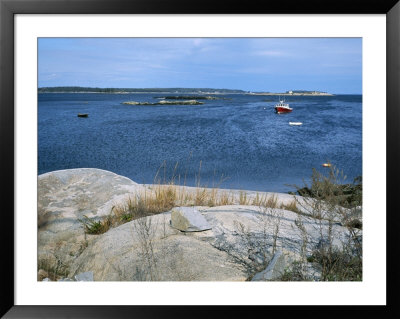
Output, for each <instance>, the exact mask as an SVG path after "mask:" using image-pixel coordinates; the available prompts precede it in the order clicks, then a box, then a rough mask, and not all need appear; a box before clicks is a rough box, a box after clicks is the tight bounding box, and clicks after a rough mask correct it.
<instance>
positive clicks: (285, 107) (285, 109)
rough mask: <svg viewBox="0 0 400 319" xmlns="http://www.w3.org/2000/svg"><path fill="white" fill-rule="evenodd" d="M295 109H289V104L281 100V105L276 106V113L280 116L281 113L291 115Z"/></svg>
mask: <svg viewBox="0 0 400 319" xmlns="http://www.w3.org/2000/svg"><path fill="white" fill-rule="evenodd" d="M292 111H293V109H292V108H291V107H289V104H288V103H285V101H282V100H280V101H279V103H277V104H276V105H275V112H276V113H278V114H281V113H290V112H292Z"/></svg>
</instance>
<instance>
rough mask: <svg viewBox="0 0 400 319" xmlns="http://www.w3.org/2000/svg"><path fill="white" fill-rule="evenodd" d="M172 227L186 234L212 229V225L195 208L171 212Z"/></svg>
mask: <svg viewBox="0 0 400 319" xmlns="http://www.w3.org/2000/svg"><path fill="white" fill-rule="evenodd" d="M171 226H172V227H174V228H176V229H179V230H180V231H184V232H197V231H204V230H209V229H211V226H210V224H209V223H208V222H207V220H206V219H205V218H204V217H203V215H201V213H200V212H199V211H198V210H197V209H195V208H194V207H176V208H173V209H172V211H171Z"/></svg>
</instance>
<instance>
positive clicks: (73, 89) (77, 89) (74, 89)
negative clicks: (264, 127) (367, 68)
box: [38, 86, 334, 96]
mask: <svg viewBox="0 0 400 319" xmlns="http://www.w3.org/2000/svg"><path fill="white" fill-rule="evenodd" d="M38 93H107V94H134V93H142V94H143V93H144V94H146V93H162V94H164V93H178V94H249V95H282V96H285V95H289V96H333V95H334V94H331V93H328V92H321V91H306V90H289V91H286V92H262V91H261V92H252V91H245V90H235V89H212V88H98V87H81V86H56V87H40V88H38Z"/></svg>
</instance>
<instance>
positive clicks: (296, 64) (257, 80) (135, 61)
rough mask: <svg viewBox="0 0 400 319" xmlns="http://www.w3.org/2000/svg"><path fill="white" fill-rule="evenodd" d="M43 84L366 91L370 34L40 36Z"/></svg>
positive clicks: (277, 90) (40, 74)
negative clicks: (365, 47)
mask: <svg viewBox="0 0 400 319" xmlns="http://www.w3.org/2000/svg"><path fill="white" fill-rule="evenodd" d="M38 86H39V87H49V86H85V87H101V88H169V87H182V88H216V89H240V90H245V91H252V92H286V91H289V90H311V91H314V90H315V91H322V92H329V93H333V94H340V93H342V94H362V39H361V38H39V39H38Z"/></svg>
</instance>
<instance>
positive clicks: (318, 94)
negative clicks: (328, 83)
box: [246, 93, 336, 96]
mask: <svg viewBox="0 0 400 319" xmlns="http://www.w3.org/2000/svg"><path fill="white" fill-rule="evenodd" d="M246 94H248V95H274V96H276V95H282V96H335V95H336V94H331V93H246Z"/></svg>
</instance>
